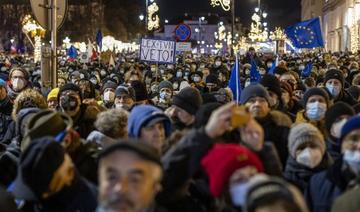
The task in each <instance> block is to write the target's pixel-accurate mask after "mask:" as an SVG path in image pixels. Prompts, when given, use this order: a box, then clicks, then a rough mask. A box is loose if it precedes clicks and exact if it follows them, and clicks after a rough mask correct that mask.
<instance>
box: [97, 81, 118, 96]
mask: <svg viewBox="0 0 360 212" xmlns="http://www.w3.org/2000/svg"><path fill="white" fill-rule="evenodd" d="M116 87H117V84H116V83H114V82H112V81H107V82H106V83H105V84H104V85H103V86H102V88H101V93H104V91H105V90H106V89H108V88H112V89H114V90H116Z"/></svg>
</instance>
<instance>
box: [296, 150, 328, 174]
mask: <svg viewBox="0 0 360 212" xmlns="http://www.w3.org/2000/svg"><path fill="white" fill-rule="evenodd" d="M322 156H323V155H322V153H321V151H320V149H318V148H310V147H307V148H305V149H304V150H302V151H301V153H300V154H299V155H298V156H297V157H296V161H297V162H298V163H300V164H302V165H304V166H307V167H309V168H311V169H312V168H315V167H316V166H317V165H319V164H320V162H321V160H322Z"/></svg>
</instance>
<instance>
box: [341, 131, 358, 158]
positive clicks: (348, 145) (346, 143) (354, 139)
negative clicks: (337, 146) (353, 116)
mask: <svg viewBox="0 0 360 212" xmlns="http://www.w3.org/2000/svg"><path fill="white" fill-rule="evenodd" d="M346 150H350V151H360V129H357V130H353V131H352V132H350V133H349V134H347V135H346V136H345V138H344V139H343V142H342V145H341V152H342V153H344V152H345V151H346Z"/></svg>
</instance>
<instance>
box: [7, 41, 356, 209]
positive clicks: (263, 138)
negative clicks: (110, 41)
mask: <svg viewBox="0 0 360 212" xmlns="http://www.w3.org/2000/svg"><path fill="white" fill-rule="evenodd" d="M99 61H100V60H94V61H91V62H88V63H81V62H80V61H79V60H68V59H67V58H66V57H59V59H58V79H57V85H58V87H57V88H54V89H52V90H47V89H46V88H45V87H44V86H42V79H41V72H42V71H41V67H40V64H39V63H37V64H34V63H32V62H31V58H30V57H27V56H22V55H0V192H1V194H0V211H99V212H102V211H138V212H143V211H149V212H150V211H175V212H176V211H179V212H180V211H181V212H184V211H189V212H191V211H196V212H201V211H224V212H225V211H249V212H250V211H251V212H267V211H268V212H270V211H279V212H280V211H286V212H307V211H314V212H327V211H335V212H336V211H341V212H346V211H351V212H354V211H359V208H360V206H359V201H358V200H359V198H358V197H359V191H360V189H359V185H360V116H358V114H359V113H360V69H359V63H360V54H358V53H354V54H352V53H348V52H340V53H318V52H316V53H315V52H314V53H299V54H295V53H294V54H282V55H277V56H275V55H273V54H266V53H258V52H256V51H255V49H253V48H250V49H249V51H248V52H247V53H246V55H243V56H240V59H239V64H238V67H239V77H240V85H239V86H241V94H240V99H239V102H236V101H234V100H236V97H234V95H233V93H232V91H231V89H230V88H229V87H228V84H229V79H230V75H231V72H232V71H235V70H236V69H234V68H233V67H235V61H236V60H235V57H233V56H230V55H227V54H225V55H203V54H191V53H188V54H184V55H179V56H177V57H176V64H167V65H157V64H149V63H145V62H142V61H139V59H138V53H137V52H123V53H119V54H116V55H115V56H114V61H115V63H114V64H109V63H106V62H99ZM309 67H310V68H309ZM254 70H255V71H256V72H257V74H259V77H258V78H257V79H256V80H254V76H253V75H254ZM255 74H256V73H255ZM238 104H240V105H243V106H245V109H244V110H245V112H246V113H247V114H249V119H248V120H247V121H246V123H245V124H242V125H241V126H234V125H233V124H232V122H231V119H232V116H234V108H237V107H238V106H237V105H238Z"/></svg>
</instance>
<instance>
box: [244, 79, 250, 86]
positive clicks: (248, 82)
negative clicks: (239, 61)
mask: <svg viewBox="0 0 360 212" xmlns="http://www.w3.org/2000/svg"><path fill="white" fill-rule="evenodd" d="M250 84H251V81H250V79H246V81H245V87H247V86H249V85H250Z"/></svg>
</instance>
